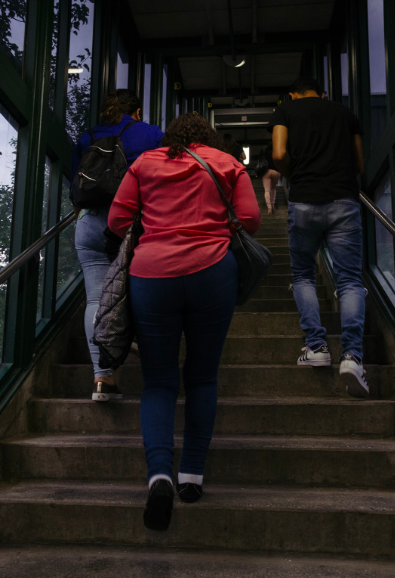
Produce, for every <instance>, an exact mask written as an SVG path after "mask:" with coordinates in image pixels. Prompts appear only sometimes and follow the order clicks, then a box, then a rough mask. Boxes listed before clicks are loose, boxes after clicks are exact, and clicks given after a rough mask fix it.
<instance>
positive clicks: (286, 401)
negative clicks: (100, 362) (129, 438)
mask: <svg viewBox="0 0 395 578" xmlns="http://www.w3.org/2000/svg"><path fill="white" fill-rule="evenodd" d="M30 403H47V404H59V403H61V404H81V403H84V404H85V403H86V404H89V405H91V404H92V400H91V399H90V398H87V397H70V398H67V397H62V398H59V397H33V398H32V399H31V401H30ZM114 403H116V404H117V405H118V404H128V403H129V404H134V403H138V404H139V403H140V396H137V395H129V396H124V398H123V400H118V401H116V402H114ZM178 403H182V404H183V403H185V399H184V398H179V399H178ZM218 405H230V406H240V405H245V406H250V405H252V406H256V405H261V406H265V405H284V406H288V405H289V406H292V407H294V406H298V405H300V406H305V405H325V406H326V405H327V406H333V405H336V406H338V405H339V406H347V407H349V406H355V405H358V402H357V401H355V400H353V399H351V398H350V399H337V398H329V399H327V398H323V399H321V398H317V397H277V398H272V397H269V398H260V397H242V396H241V397H222V396H221V397H218ZM363 405H364V407H366V406H377V405H395V400H391V399H377V400H375V399H367V400H364V401H363ZM96 407H97V406H96Z"/></svg>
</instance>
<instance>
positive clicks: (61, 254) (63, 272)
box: [56, 177, 81, 299]
mask: <svg viewBox="0 0 395 578" xmlns="http://www.w3.org/2000/svg"><path fill="white" fill-rule="evenodd" d="M69 190H70V181H69V180H68V179H67V178H66V177H63V181H62V205H61V218H64V217H66V216H67V215H68V213H70V210H71V207H70V200H69ZM74 236H75V222H73V223H72V224H71V225H69V226H68V227H67V229H64V230H63V231H62V232H61V233H60V235H59V249H58V274H57V280H56V299H59V298H60V297H62V295H63V294H64V293H65V291H67V289H68V287H69V286H70V284H71V283H72V282H73V281H74V279H75V278H76V277H77V276H78V275H79V274H80V273H81V265H80V262H79V260H78V256H77V251H76V250H75V245H74Z"/></svg>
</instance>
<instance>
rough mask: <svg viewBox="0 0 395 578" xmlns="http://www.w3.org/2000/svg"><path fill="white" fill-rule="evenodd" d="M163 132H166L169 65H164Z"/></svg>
mask: <svg viewBox="0 0 395 578" xmlns="http://www.w3.org/2000/svg"><path fill="white" fill-rule="evenodd" d="M162 80H163V82H162V130H163V132H164V131H165V130H166V102H167V64H164V65H163V75H162Z"/></svg>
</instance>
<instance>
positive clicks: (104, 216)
mask: <svg viewBox="0 0 395 578" xmlns="http://www.w3.org/2000/svg"><path fill="white" fill-rule="evenodd" d="M108 211H109V209H89V210H87V209H84V210H82V211H81V212H80V214H79V216H78V220H77V226H76V229H75V248H76V249H77V253H78V259H79V261H80V263H81V266H82V270H83V272H84V281H85V291H86V309H85V333H86V339H87V341H88V347H89V352H90V355H91V359H92V363H93V371H94V374H95V377H105V376H110V375H112V371H111V369H100V367H99V356H100V355H99V348H98V347H97V345H94V344H93V343H92V342H91V340H92V337H93V327H94V318H95V315H96V311H97V309H98V307H99V301H100V297H101V294H102V288H103V282H104V277H105V276H106V273H107V271H108V269H109V267H110V265H111V263H110V261H109V260H108V258H107V255H106V254H105V252H104V244H105V240H106V239H105V237H104V235H103V231H104V229H105V228H106V227H107V220H108Z"/></svg>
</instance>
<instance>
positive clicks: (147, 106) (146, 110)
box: [143, 62, 151, 124]
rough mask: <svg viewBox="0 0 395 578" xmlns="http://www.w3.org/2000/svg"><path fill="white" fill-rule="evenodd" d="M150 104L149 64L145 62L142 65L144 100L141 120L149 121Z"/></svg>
mask: <svg viewBox="0 0 395 578" xmlns="http://www.w3.org/2000/svg"><path fill="white" fill-rule="evenodd" d="M150 105H151V64H150V63H149V62H146V63H145V66H144V102H143V122H148V124H149V122H150Z"/></svg>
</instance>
